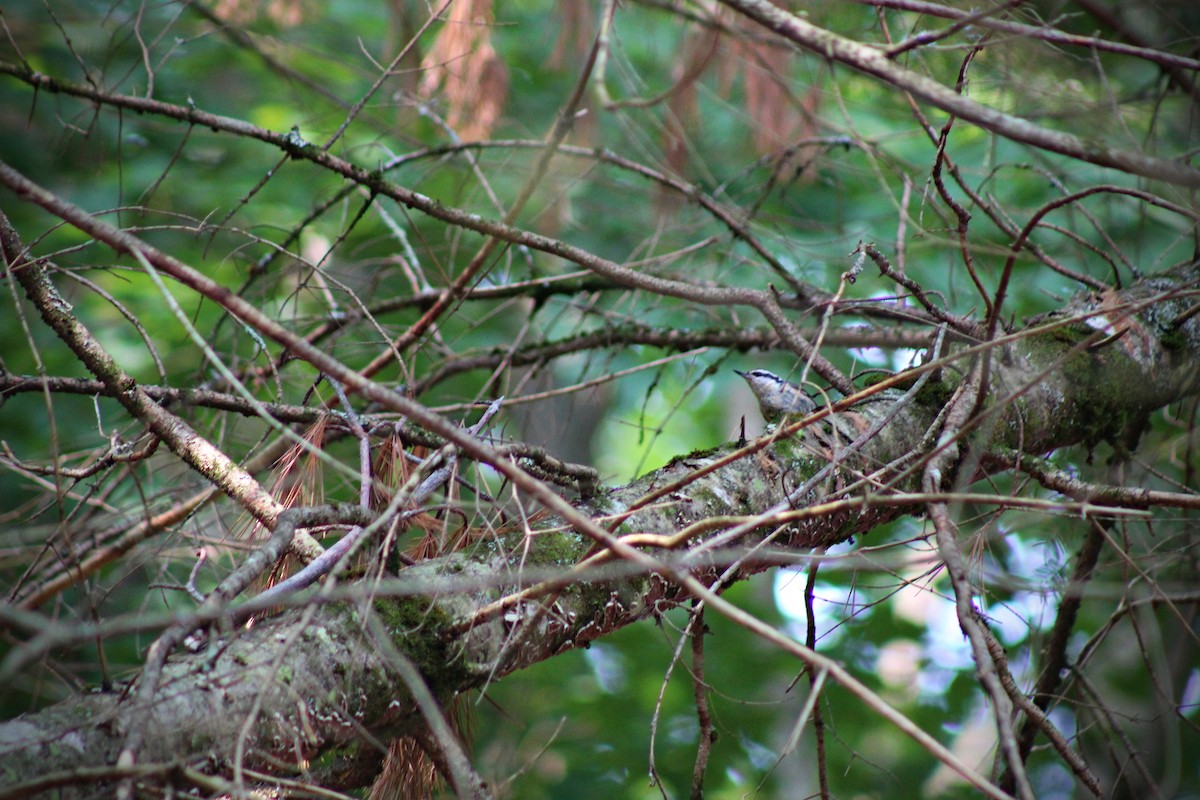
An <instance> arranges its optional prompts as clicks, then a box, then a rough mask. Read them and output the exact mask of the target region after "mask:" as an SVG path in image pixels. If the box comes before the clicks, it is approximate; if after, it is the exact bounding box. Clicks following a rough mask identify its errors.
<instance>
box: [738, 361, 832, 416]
mask: <svg viewBox="0 0 1200 800" xmlns="http://www.w3.org/2000/svg"><path fill="white" fill-rule="evenodd" d="M734 372H736V373H737V374H738V375H741V376H742V378H743V379H745V381H746V383H748V384H750V391H752V392H754V396H755V397H756V398H758V409H759V411H761V412H762V415H763V419H765V420H766V421H767V422H774V421H776V420H778V419H779V418H780V417H782V416H784V415H785V414H791V415H793V416H797V417H802V416H804V415H805V414H809V413H811V412H812V410H813V409H815V408H816V407H817V404H816V403H814V402H813V399H812V398H811V397H809V396H808V393H807V392H805V391H804V390H803V389H802V388H800V387H799V386H797V385H796V384H794V383H790V382H789V381H785V380H784V379H783V378H781V377H779V376H778V375H776V374H775V373H774V372H768V371H767V370H765V369H752V370H750V371H749V372H742V371H741V370H740V369H735V370H734Z"/></svg>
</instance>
